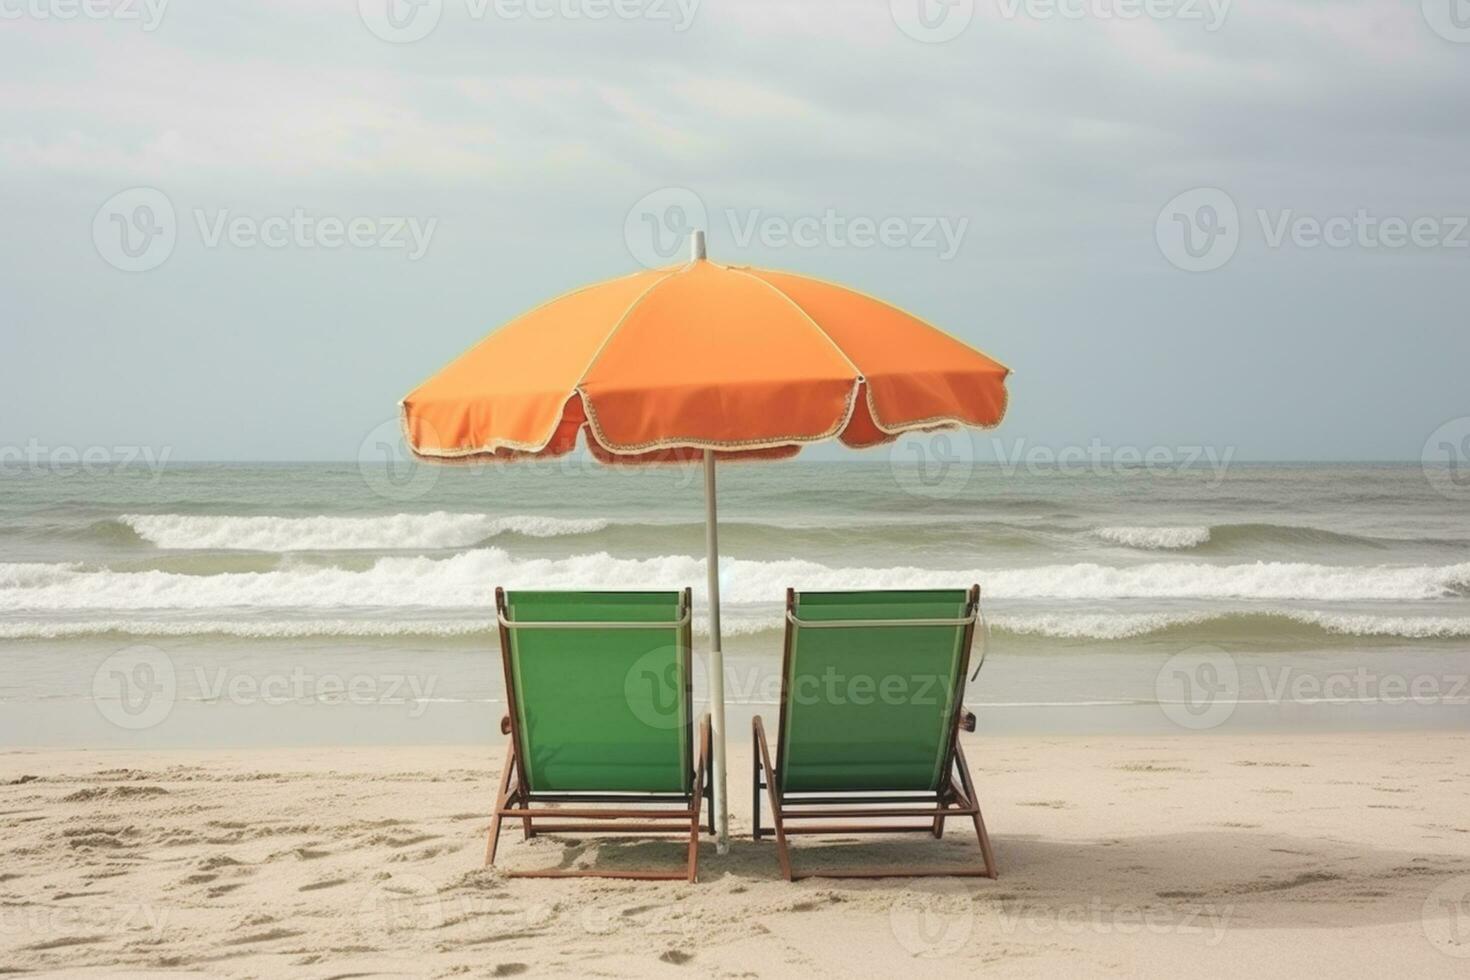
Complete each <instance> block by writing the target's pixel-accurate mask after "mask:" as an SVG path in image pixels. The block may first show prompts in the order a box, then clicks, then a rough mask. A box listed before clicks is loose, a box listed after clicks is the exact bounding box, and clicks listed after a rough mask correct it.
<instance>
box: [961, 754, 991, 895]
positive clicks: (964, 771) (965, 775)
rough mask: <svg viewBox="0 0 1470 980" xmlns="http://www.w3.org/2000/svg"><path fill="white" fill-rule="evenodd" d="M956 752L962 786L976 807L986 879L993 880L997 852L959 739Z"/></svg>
mask: <svg viewBox="0 0 1470 980" xmlns="http://www.w3.org/2000/svg"><path fill="white" fill-rule="evenodd" d="M954 752H955V761H956V762H958V763H959V767H960V784H961V785H962V786H963V787H964V789H965V795H966V796H968V797H969V798H970V802H971V803H973V804H974V806H975V815H974V820H975V836H976V837H978V838H980V853H981V855H983V856H984V858H985V877H987V878H992V879H993V878H995V877H996V875H997V872H996V867H995V852H994V851H993V850H991V847H990V834H989V832H988V831H986V829H985V818H984V817H983V816H981V814H980V797H979V796H977V795H976V794H975V783H974V780H972V779H971V778H970V764H969V763H968V762H966V761H965V750H964V749H963V748H961V747H960V743H959V739H955V745H954Z"/></svg>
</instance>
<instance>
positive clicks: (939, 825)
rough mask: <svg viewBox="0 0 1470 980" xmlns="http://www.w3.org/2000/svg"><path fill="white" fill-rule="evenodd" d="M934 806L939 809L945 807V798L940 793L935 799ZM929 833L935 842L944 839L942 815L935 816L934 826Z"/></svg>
mask: <svg viewBox="0 0 1470 980" xmlns="http://www.w3.org/2000/svg"><path fill="white" fill-rule="evenodd" d="M935 806H937V807H939V808H940V809H943V808H944V807H945V806H946V801H945V796H944V794H943V793H940V794H939V795H938V796H937V797H936V798H935ZM931 833H933V834H934V839H935V840H940V839H942V838H943V837H944V815H943V814H940V815H939V816H937V817H935V818H934V826H933V828H932V830H931Z"/></svg>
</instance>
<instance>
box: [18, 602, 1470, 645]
mask: <svg viewBox="0 0 1470 980" xmlns="http://www.w3.org/2000/svg"><path fill="white" fill-rule="evenodd" d="M1252 620H1255V621H1259V622H1261V623H1264V624H1266V626H1267V628H1273V627H1271V625H1270V624H1271V623H1272V622H1273V621H1275V622H1276V623H1277V624H1279V623H1280V622H1281V621H1283V620H1284V621H1289V622H1294V623H1298V624H1301V625H1303V626H1309V627H1315V628H1317V629H1320V630H1321V631H1323V632H1324V633H1330V634H1335V635H1339V636H1358V637H1365V638H1366V637H1386V638H1397V639H1418V640H1450V639H1459V638H1462V637H1470V617H1463V616H1375V615H1369V614H1354V613H1324V612H1317V611H1312V610H1300V609H1277V610H1265V611H1259V612H1241V611H1227V612H1219V613H1207V612H1195V613H1040V614H1029V615H998V616H991V617H989V620H988V622H989V625H990V628H991V630H992V631H993V633H994V634H996V635H997V636H998V637H1004V636H1005V635H1011V636H1034V637H1042V638H1047V639H1063V640H1101V641H1115V640H1127V639H1134V638H1137V637H1143V636H1149V635H1152V634H1157V633H1162V632H1164V631H1166V630H1170V629H1176V628H1180V627H1204V626H1208V627H1209V628H1211V629H1212V630H1215V631H1217V632H1219V633H1220V634H1221V635H1225V634H1228V633H1229V631H1230V629H1231V626H1232V624H1237V623H1246V622H1249V621H1252ZM781 625H782V620H781V617H780V616H775V615H730V614H729V613H728V612H727V614H726V617H725V619H724V621H723V623H722V630H721V632H722V633H723V634H724V635H725V636H726V637H727V638H728V637H732V636H754V635H758V634H761V633H774V632H776V631H778V630H780V629H781ZM1274 628H1276V629H1280V626H1279V625H1277V626H1275V627H1274ZM693 629H694V632H695V634H697V635H708V633H709V619H708V618H707V617H704V616H695V617H694V620H693ZM495 630H496V625H495V621H494V620H493V619H484V618H478V617H476V618H465V619H441V620H425V619H406V620H405V619H377V618H366V617H363V618H353V619H345V618H337V619H278V618H269V619H267V618H257V619H134V618H105V619H86V620H75V619H66V620H29V621H17V622H0V640H21V639H45V640H58V639H74V638H78V637H88V636H102V635H108V634H117V635H120V636H139V637H150V636H152V637H176V636H201V637H203V636H228V637H238V638H242V639H309V638H344V639H346V638H362V639H376V638H390V639H391V638H399V637H426V638H434V639H452V638H455V637H477V636H483V637H489V636H491V635H493V634H494V632H495Z"/></svg>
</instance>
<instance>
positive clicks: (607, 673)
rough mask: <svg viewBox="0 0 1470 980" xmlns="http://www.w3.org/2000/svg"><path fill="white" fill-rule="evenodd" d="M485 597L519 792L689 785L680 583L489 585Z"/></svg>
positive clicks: (686, 658)
mask: <svg viewBox="0 0 1470 980" xmlns="http://www.w3.org/2000/svg"><path fill="white" fill-rule="evenodd" d="M495 604H496V609H497V612H498V618H499V620H500V645H501V654H502V658H503V660H504V662H505V688H506V692H507V700H508V701H509V702H510V716H511V737H512V738H514V739H515V740H516V745H517V752H518V754H519V756H520V758H521V761H522V764H523V765H524V767H525V772H524V775H525V778H526V781H527V784H528V788H529V789H530V790H531V792H533V793H537V792H541V793H545V792H588V793H599V792H600V793H615V792H628V793H684V794H688V793H689V792H690V791H691V786H692V783H693V768H694V767H693V761H692V731H693V728H692V724H691V721H690V638H691V635H690V625H689V619H690V595H689V591H688V590H687V589H686V590H685V591H684V592H682V593H680V592H505V591H504V590H501V589H497V590H496V592H495ZM641 624H647V625H646V626H645V625H641Z"/></svg>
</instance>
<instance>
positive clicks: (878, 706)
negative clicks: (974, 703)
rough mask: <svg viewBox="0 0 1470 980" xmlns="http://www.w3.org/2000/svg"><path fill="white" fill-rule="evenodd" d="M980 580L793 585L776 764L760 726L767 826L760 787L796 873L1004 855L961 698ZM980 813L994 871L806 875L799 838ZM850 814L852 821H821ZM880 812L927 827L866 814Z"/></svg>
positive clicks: (787, 866) (780, 849) (758, 784)
mask: <svg viewBox="0 0 1470 980" xmlns="http://www.w3.org/2000/svg"><path fill="white" fill-rule="evenodd" d="M979 605H980V587H979V586H978V585H977V586H973V587H972V588H970V589H969V590H968V591H965V590H949V591H896V592H805V593H799V594H798V593H797V592H795V591H793V590H789V589H788V590H787V592H786V649H785V655H784V657H783V660H782V668H781V671H782V677H781V724H780V730H779V731H778V733H777V740H776V758H775V761H774V763H773V762H772V760H771V751H770V746H769V744H768V743H767V739H766V734H765V728H764V725H763V724H762V722H761V719H760V718H759V717H756V718H755V720H754V722H753V726H752V727H753V735H754V740H755V749H754V752H753V755H754V759H753V770H754V781H753V785H754V801H753V802H754V811H753V824H754V836H755V839H756V840H757V841H759V840H761V839H762V837H763V836H764V835H766V834H770V833H771V831H769V830H764V831H763V830H762V829H761V790H763V789H764V790H765V791H766V794H767V797H768V799H769V802H770V807H771V816H772V821H773V825H774V835H775V839H776V853H777V857H778V859H779V860H780V863H781V871H782V873H783V874H784V875H785V876H786V878H787V879H788V880H789V879H792V878H805V877H812V876H826V877H839V878H881V877H894V876H903V877H907V876H911V875H967V876H977V877H979V876H983V877H987V878H994V877H995V873H996V872H995V857H994V855H993V853H992V852H991V848H990V837H989V835H988V834H987V832H986V830H985V820H984V818H983V817H982V816H981V814H980V804H979V801H978V799H977V798H976V796H975V788H974V785H973V783H972V781H971V778H970V770H969V767H968V766H967V765H966V763H965V754H964V750H963V749H962V748H961V747H960V742H959V731H960V729H964V730H966V731H971V732H973V731H974V730H975V716H974V715H973V714H972V713H971V712H969V711H966V710H965V709H964V707H963V705H962V698H963V696H964V687H965V675H966V673H967V671H968V669H969V662H970V645H971V641H972V640H973V638H974V634H975V620H976V617H977V614H978V611H979ZM948 817H969V818H970V819H971V820H973V821H974V824H975V834H976V836H977V837H978V838H979V841H980V853H981V857H982V858H983V859H984V865H983V867H979V866H965V867H947V868H915V867H902V868H882V869H852V870H822V871H813V872H809V873H805V874H795V875H793V873H792V869H791V857H790V852H789V850H788V848H787V844H786V837H787V835H788V834H827V835H833V834H841V835H846V834H850V833H897V832H907V831H917V832H923V833H931V834H933V835H934V836H935V837H943V836H944V821H945V819H946V818H948ZM831 818H837V819H838V820H841V821H846V822H845V823H828V822H809V821H826V820H829V819H831ZM873 818H895V819H896V818H902V819H906V820H913V819H918V820H921V821H922V823H920V824H917V825H916V824H914V823H912V822H908V823H883V824H879V825H874V824H872V823H871V822H859V823H853V822H851V821H853V820H865V821H871V820H872V819H873Z"/></svg>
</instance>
